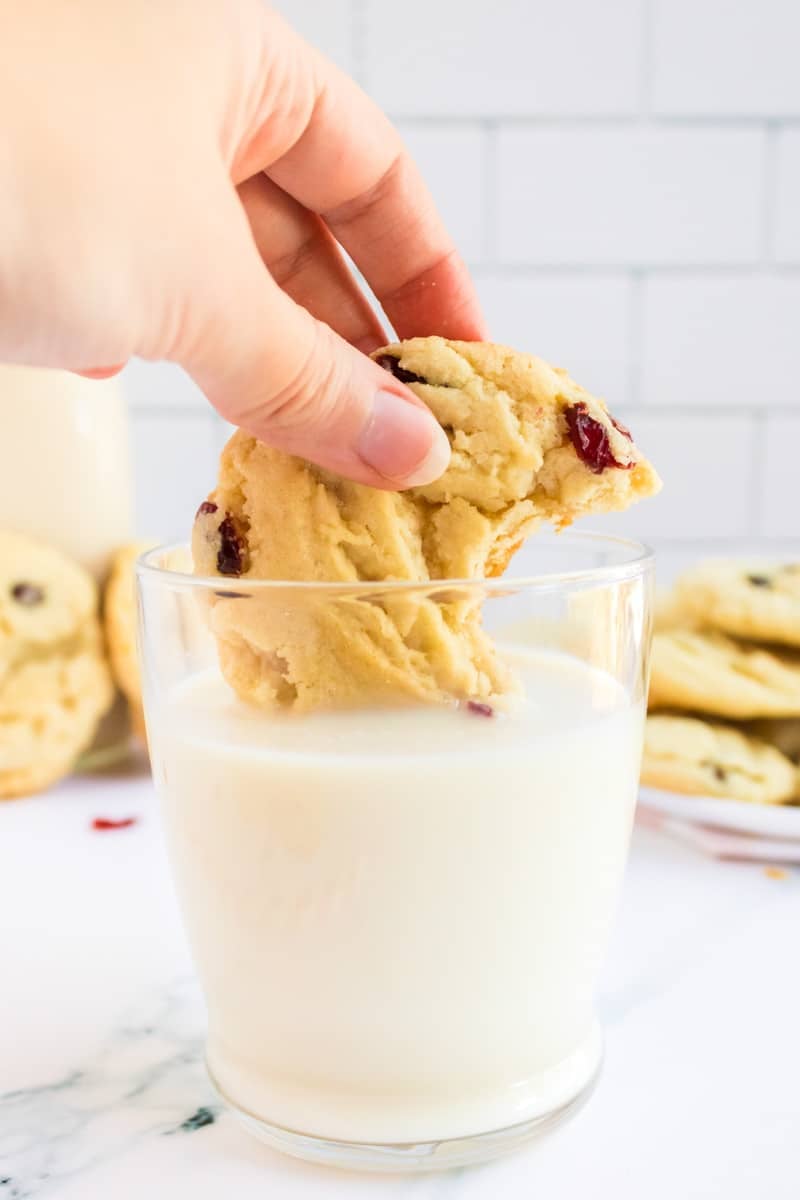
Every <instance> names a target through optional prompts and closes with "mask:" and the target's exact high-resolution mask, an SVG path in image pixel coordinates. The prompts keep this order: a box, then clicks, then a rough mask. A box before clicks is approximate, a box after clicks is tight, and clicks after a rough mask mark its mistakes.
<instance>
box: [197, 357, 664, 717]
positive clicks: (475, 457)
mask: <svg viewBox="0 0 800 1200" xmlns="http://www.w3.org/2000/svg"><path fill="white" fill-rule="evenodd" d="M373 357H374V358H375V360H376V361H377V362H378V363H380V365H381V366H383V367H384V368H385V369H386V370H387V371H391V372H392V373H393V374H394V375H395V376H396V377H397V378H399V379H400V380H402V381H403V382H404V383H406V384H408V386H409V387H410V388H411V389H412V390H413V391H414V392H415V393H416V394H417V395H418V396H419V397H420V398H421V399H423V400H424V401H425V402H426V403H427V404H428V405H429V406H430V408H431V410H432V411H433V413H434V415H435V416H436V417H437V419H438V420H439V422H440V424H441V425H442V426H443V428H444V429H445V430H446V431H447V433H448V437H449V439H450V444H451V448H452V458H451V462H450V465H449V466H448V469H447V470H446V471H445V473H444V475H443V476H442V477H441V479H439V480H437V481H436V482H434V483H432V484H429V485H427V486H425V487H419V488H412V489H410V490H409V491H406V492H402V493H395V492H385V491H378V490H375V489H373V488H369V487H365V486H363V485H361V484H356V483H351V482H349V481H346V480H343V479H340V478H338V477H337V476H335V475H333V474H331V473H330V472H328V471H325V470H323V469H321V468H319V467H316V466H313V465H311V464H309V463H307V462H304V461H302V460H300V459H297V458H292V457H290V456H288V455H286V454H283V453H281V452H279V451H277V450H272V449H270V448H269V447H267V446H265V445H262V444H261V443H259V442H257V441H256V440H255V439H254V438H252V437H250V436H248V435H247V434H245V433H242V432H238V433H236V434H234V436H233V437H232V438H231V440H230V442H229V443H228V445H227V446H226V448H225V450H224V452H223V455H222V461H221V465H220V473H219V482H218V485H217V488H216V490H215V491H214V492H213V493H212V494H211V496H210V497H209V499H208V500H207V501H205V502H204V503H203V504H201V505H200V509H199V511H198V515H197V520H196V522H195V528H194V536H193V553H194V561H195V570H196V571H197V572H198V573H199V574H202V575H219V576H221V577H224V578H225V579H226V580H228V584H227V585H226V589H225V590H224V591H223V590H222V589H221V590H220V593H219V594H218V597H217V600H216V602H215V604H214V606H213V613H212V627H213V629H214V632H215V634H216V635H217V638H218V642H219V646H220V655H221V661H222V666H223V670H224V672H225V675H226V677H227V678H228V681H229V682H230V683H231V684H232V686H233V687H234V688H235V690H236V691H237V692H238V693H239V695H240V696H242V697H243V698H244V699H247V700H250V701H252V702H254V703H257V704H263V705H267V706H274V705H278V706H283V707H287V708H291V709H296V710H298V711H300V710H307V709H311V708H316V707H320V706H339V705H347V704H352V703H359V702H363V701H364V700H365V699H367V698H368V699H369V700H370V701H372V702H376V701H380V700H381V699H386V700H389V699H391V700H392V701H396V700H398V699H400V698H402V697H403V696H405V697H406V698H407V699H409V700H423V701H432V702H437V701H445V700H451V699H453V698H467V697H468V698H472V699H477V700H495V699H496V698H497V697H498V696H499V695H501V694H503V693H505V692H507V691H508V690H509V688H510V687H511V678H510V675H509V672H508V669H507V668H506V667H505V665H504V664H503V662H502V660H501V659H500V658H499V657H498V655H497V653H496V651H495V649H494V646H493V644H492V643H491V641H490V640H489V639H488V637H487V636H486V634H485V633H484V631H483V629H482V628H481V623H480V603H479V597H473V598H472V599H470V600H465V599H463V598H458V597H457V595H456V593H454V592H453V590H452V589H451V590H450V591H449V592H448V590H447V589H446V588H442V589H440V591H439V594H438V595H436V596H430V595H427V596H426V595H423V594H421V593H417V594H414V593H410V592H402V593H400V592H397V591H395V593H394V594H392V593H391V591H384V592H383V593H382V592H381V585H382V584H384V583H386V582H393V581H411V582H419V583H421V584H426V583H427V584H428V586H429V587H430V585H431V583H432V582H434V583H435V581H437V580H448V579H450V580H452V579H457V578H462V579H464V578H469V579H480V578H484V577H492V576H496V575H499V574H501V573H502V571H503V570H504V568H505V566H506V565H507V563H508V561H509V560H510V558H511V556H512V555H513V553H514V551H515V550H516V549H517V548H518V547H519V546H520V545H521V543H522V541H523V540H524V539H525V537H526V536H527V535H528V534H530V533H531V532H532V531H533V530H534V529H535V528H536V527H537V525H539V524H540V523H541V522H543V521H549V522H551V523H552V524H554V525H556V526H557V527H559V528H560V527H563V526H565V525H568V524H570V522H571V521H573V520H574V519H575V518H576V517H579V516H582V515H583V514H584V513H592V512H594V513H597V512H608V511H611V510H616V509H624V508H626V507H627V506H628V505H630V504H632V503H633V502H634V501H636V500H638V499H640V498H642V497H644V496H648V495H652V494H653V493H654V492H656V491H658V489H659V486H660V483H659V480H658V476H657V475H656V473H655V471H654V470H653V468H652V466H651V465H650V463H649V462H648V461H647V460H646V459H645V458H644V457H643V456H642V454H641V453H640V452H639V450H638V449H637V448H636V446H635V445H634V443H633V441H632V438H631V435H630V434H629V432H628V431H627V430H626V429H624V428H623V427H622V426H621V425H619V424H618V423H617V422H615V421H614V419H613V417H612V416H611V415H610V414H609V413H608V411H607V409H606V407H605V405H604V404H603V402H602V401H600V400H598V399H596V398H595V397H593V396H590V395H589V394H588V393H587V392H585V391H584V390H583V389H582V388H580V387H579V386H578V385H577V384H576V383H574V382H573V381H572V380H571V379H570V378H569V376H568V375H567V374H566V373H564V372H563V371H559V370H556V369H554V368H552V367H549V366H548V365H547V364H546V363H544V362H542V361H541V360H540V359H537V358H533V357H531V356H529V355H525V354H518V353H516V352H515V351H513V350H509V349H508V348H507V347H504V346H495V345H490V344H486V343H467V342H450V341H445V340H444V339H443V338H438V337H431V338H414V339H412V340H410V341H407V342H402V343H398V344H395V345H392V346H387V347H386V348H385V349H383V350H381V351H378V352H376V353H375V355H374V356H373ZM258 579H262V580H264V579H271V580H296V581H307V580H316V581H333V582H341V583H342V584H348V583H358V584H363V583H364V582H368V583H374V584H375V589H374V596H373V597H372V598H370V599H365V598H363V597H361V598H351V597H345V596H342V597H341V598H340V599H329V600H326V601H325V602H323V601H321V600H320V599H319V597H316V598H313V597H308V596H305V597H304V596H303V595H302V594H301V593H299V592H298V593H297V594H296V596H295V597H294V598H293V600H292V602H291V604H289V603H287V601H286V597H285V596H284V597H282V598H280V597H277V596H275V597H271V596H270V595H269V594H268V593H267V592H266V591H263V590H262V591H261V592H260V593H258V594H257V595H255V594H251V595H248V593H247V588H246V587H245V586H241V587H239V589H238V592H237V583H238V584H241V585H244V584H246V582H247V581H248V580H258Z"/></svg>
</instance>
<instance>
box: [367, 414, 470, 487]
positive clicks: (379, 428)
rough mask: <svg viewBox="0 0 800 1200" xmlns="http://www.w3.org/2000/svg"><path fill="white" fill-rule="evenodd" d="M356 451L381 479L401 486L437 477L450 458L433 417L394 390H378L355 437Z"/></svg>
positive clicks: (444, 468) (444, 435)
mask: <svg viewBox="0 0 800 1200" xmlns="http://www.w3.org/2000/svg"><path fill="white" fill-rule="evenodd" d="M358 453H359V455H360V456H361V458H362V460H363V461H364V462H365V463H366V464H367V466H369V467H372V469H373V470H374V471H377V472H378V474H380V475H383V477H384V479H389V480H391V482H392V483H396V484H399V485H402V486H403V487H412V486H419V485H421V484H425V483H431V482H432V481H433V480H434V479H438V478H439V476H440V475H441V474H442V472H443V471H445V470H446V468H447V464H448V463H449V462H450V443H449V442H448V440H447V435H446V433H445V432H444V430H443V429H442V427H441V426H440V425H439V424H438V422H437V421H436V419H435V418H434V417H433V416H432V415H431V413H429V412H428V411H427V409H424V408H418V407H417V406H416V405H415V404H409V402H408V401H407V400H404V399H403V398H402V396H397V395H395V393H394V392H378V393H377V394H376V396H375V399H374V401H373V403H372V412H371V413H370V416H369V420H368V421H367V423H366V425H365V426H364V428H363V430H362V432H361V437H360V438H359V441H358Z"/></svg>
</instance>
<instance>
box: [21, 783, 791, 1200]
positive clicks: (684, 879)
mask: <svg viewBox="0 0 800 1200" xmlns="http://www.w3.org/2000/svg"><path fill="white" fill-rule="evenodd" d="M129 815H134V816H137V817H138V818H139V820H138V822H137V823H136V824H135V825H134V826H132V827H130V828H128V829H122V830H114V831H110V832H106V833H98V832H93V831H92V830H91V821H92V819H93V818H95V817H116V818H119V817H123V816H129ZM0 930H1V931H2V933H1V934H0V936H2V960H0V964H1V965H0V1200H28V1198H29V1197H42V1200H46V1198H49V1197H52V1198H54V1200H56V1198H57V1200H109V1198H111V1197H113V1198H114V1200H139V1198H140V1197H141V1198H144V1197H147V1198H148V1200H161V1198H162V1197H164V1198H167V1197H169V1200H184V1198H186V1200H189V1198H191V1200H212V1197H213V1200H219V1198H220V1197H224V1198H225V1200H227V1198H228V1197H236V1200H251V1198H252V1200H255V1198H256V1197H258V1198H259V1200H261V1198H263V1197H269V1198H270V1200H362V1198H369V1200H384V1198H386V1200H389V1198H391V1200H405V1198H406V1197H409V1198H411V1197H413V1198H415V1200H434V1198H439V1197H441V1198H442V1200H447V1198H455V1200H496V1198H502V1200H530V1197H532V1196H537V1197H547V1198H550V1197H553V1198H555V1197H558V1198H559V1200H572V1198H573V1197H574V1198H575V1200H583V1198H584V1197H587V1196H599V1197H612V1196H613V1197H614V1200H627V1198H628V1197H630V1198H631V1200H632V1198H634V1197H635V1198H636V1200H640V1198H641V1197H642V1196H647V1197H648V1200H660V1198H661V1197H664V1198H665V1200H666V1198H667V1197H669V1200H674V1198H676V1197H680V1200H695V1198H697V1200H701V1198H702V1200H709V1198H716V1197H725V1200H739V1198H745V1197H746V1198H747V1200H750V1198H752V1197H756V1196H769V1197H770V1200H784V1198H786V1200H789V1198H792V1200H797V1197H798V1195H800V1134H799V1133H798V1129H800V954H799V953H798V946H800V872H799V871H797V870H795V871H787V872H786V873H784V874H778V875H777V877H776V874H775V873H768V872H767V871H766V870H765V869H764V867H762V866H758V865H743V864H734V863H724V864H723V863H718V862H713V861H710V860H708V859H705V858H702V857H700V856H699V855H698V854H697V853H696V852H694V851H692V850H690V849H688V848H686V847H684V846H680V845H678V844H675V843H672V842H670V841H668V840H666V839H665V838H664V837H663V836H662V835H659V834H657V833H654V832H651V831H649V830H646V829H638V830H637V831H636V834H635V837H634V845H633V852H632V856H631V862H630V866H629V870H628V875H627V880H626V884H625V889H624V893H623V898H622V905H621V911H620V916H619V920H618V923H617V929H616V935H615V939H614V943H613V946H612V950H611V954H610V959H609V962H608V966H607V970H606V972H605V975H604V979H603V983H602V989H601V994H600V1011H601V1017H602V1019H603V1022H604V1024H605V1026H606V1033H607V1047H606V1063H605V1068H604V1072H603V1076H602V1078H601V1080H600V1085H599V1087H598V1089H597V1091H596V1092H595V1094H594V1096H593V1097H592V1099H591V1100H590V1102H589V1104H588V1105H587V1106H586V1107H585V1108H584V1109H583V1110H582V1111H581V1112H580V1113H579V1114H578V1116H577V1117H576V1118H575V1119H574V1120H573V1121H571V1122H570V1123H568V1124H567V1125H565V1126H563V1127H562V1128H561V1129H560V1130H559V1131H558V1132H556V1133H554V1134H552V1135H550V1136H549V1137H547V1138H545V1139H543V1140H541V1141H540V1142H538V1143H536V1144H534V1145H533V1146H531V1147H529V1148H528V1149H527V1150H525V1151H523V1152H522V1153H519V1154H517V1155H514V1156H512V1157H509V1158H507V1159H505V1160H500V1161H498V1162H495V1163H491V1164H488V1165H486V1166H482V1167H473V1168H470V1169H466V1170H461V1171H453V1172H450V1173H448V1174H444V1175H439V1176H436V1175H425V1176H417V1177H406V1178H401V1177H393V1176H389V1177H385V1176H375V1175H361V1176H356V1175H349V1174H346V1173H343V1172H337V1171H326V1170H324V1169H322V1168H316V1167H310V1166H306V1165H304V1164H302V1163H298V1162H294V1161H292V1160H290V1159H287V1158H283V1157H281V1156H279V1155H277V1154H275V1153H273V1152H271V1151H270V1150H268V1149H267V1148H266V1147H264V1146H262V1145H261V1144H260V1143H258V1142H256V1141H254V1140H252V1139H251V1138H250V1137H249V1136H248V1135H247V1134H246V1133H245V1132H244V1131H243V1130H242V1129H240V1127H239V1126H238V1125H237V1124H236V1122H235V1121H234V1120H233V1118H232V1117H231V1116H229V1115H228V1114H227V1113H225V1112H223V1111H220V1108H219V1106H218V1104H217V1102H216V1100H215V1097H214V1095H213V1094H212V1092H211V1089H210V1087H209V1085H208V1083H207V1081H206V1079H205V1076H204V1073H203V1067H202V1062H201V1043H202V1029H203V1007H202V1001H201V998H200V996H199V993H198V989H197V986H196V984H195V982H194V980H193V978H192V971H191V964H190V961H189V958H188V954H187V949H186V945H185V942H184V938H183V934H182V931H181V927H180V922H179V919H178V915H177V911H176V907H175V902H174V900H173V896H172V892H171V888H170V883H169V877H168V873H167V868H166V863H165V860H164V855H163V850H162V846H161V839H160V829H159V820H158V813H157V809H156V804H155V800H154V797H153V794H152V790H151V786H150V782H149V779H147V778H146V777H144V776H140V777H138V778H130V777H129V778H119V779H116V780H108V779H106V780H102V779H75V780H72V781H71V782H70V783H69V784H67V785H65V786H63V787H61V788H60V789H58V790H56V791H54V792H51V793H50V794H49V795H48V796H45V797H42V798H38V799H32V800H28V801H25V802H16V803H11V804H5V805H0Z"/></svg>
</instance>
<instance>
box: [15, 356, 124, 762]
mask: <svg viewBox="0 0 800 1200" xmlns="http://www.w3.org/2000/svg"><path fill="white" fill-rule="evenodd" d="M131 508H132V505H131V466H130V449H129V442H128V412H127V406H126V404H125V396H124V393H123V389H122V385H121V384H120V383H119V381H118V380H117V379H116V378H114V379H106V380H92V379H83V378H82V377H81V376H79V375H72V374H70V373H69V372H68V371H58V370H54V369H51V368H41V367H19V366H2V365H0V528H3V527H5V528H6V529H12V530H15V531H16V532H18V533H26V534H30V535H31V536H32V537H36V538H40V539H41V540H42V541H45V542H49V543H50V544H51V545H53V546H57V547H58V549H60V550H62V551H63V552H64V553H65V554H68V555H69V556H70V557H71V558H74V559H77V560H78V562H80V563H82V564H83V566H85V567H86V568H87V570H89V571H91V572H92V574H93V575H94V576H95V578H96V579H97V581H98V583H100V584H102V583H103V582H104V580H105V576H106V574H107V572H108V568H109V566H110V560H111V556H112V555H113V553H114V551H115V550H117V549H118V548H119V547H120V546H122V545H124V544H125V543H126V542H129V541H130V540H131V523H132V516H131ZM129 748H130V724H129V719H128V712H127V707H126V705H125V702H124V700H123V698H122V696H121V694H119V693H118V694H117V698H116V701H115V703H114V706H113V708H112V709H111V711H110V712H109V713H108V714H107V715H106V716H105V717H104V719H103V721H102V722H101V725H100V728H99V729H98V731H97V734H96V737H95V740H94V744H93V746H92V747H91V748H90V749H89V751H87V753H86V754H85V755H83V757H82V759H81V761H80V764H79V766H80V768H81V769H83V770H91V769H102V768H103V767H105V766H107V765H109V764H110V763H112V762H115V761H117V760H118V759H120V758H123V757H125V756H126V755H127V753H128V751H129Z"/></svg>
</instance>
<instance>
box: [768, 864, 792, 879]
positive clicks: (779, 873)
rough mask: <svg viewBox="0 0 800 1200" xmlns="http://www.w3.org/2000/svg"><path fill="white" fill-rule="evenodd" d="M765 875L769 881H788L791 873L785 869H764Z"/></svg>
mask: <svg viewBox="0 0 800 1200" xmlns="http://www.w3.org/2000/svg"><path fill="white" fill-rule="evenodd" d="M764 874H765V875H766V877H767V879H788V878H789V872H788V871H784V869H783V867H764Z"/></svg>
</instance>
